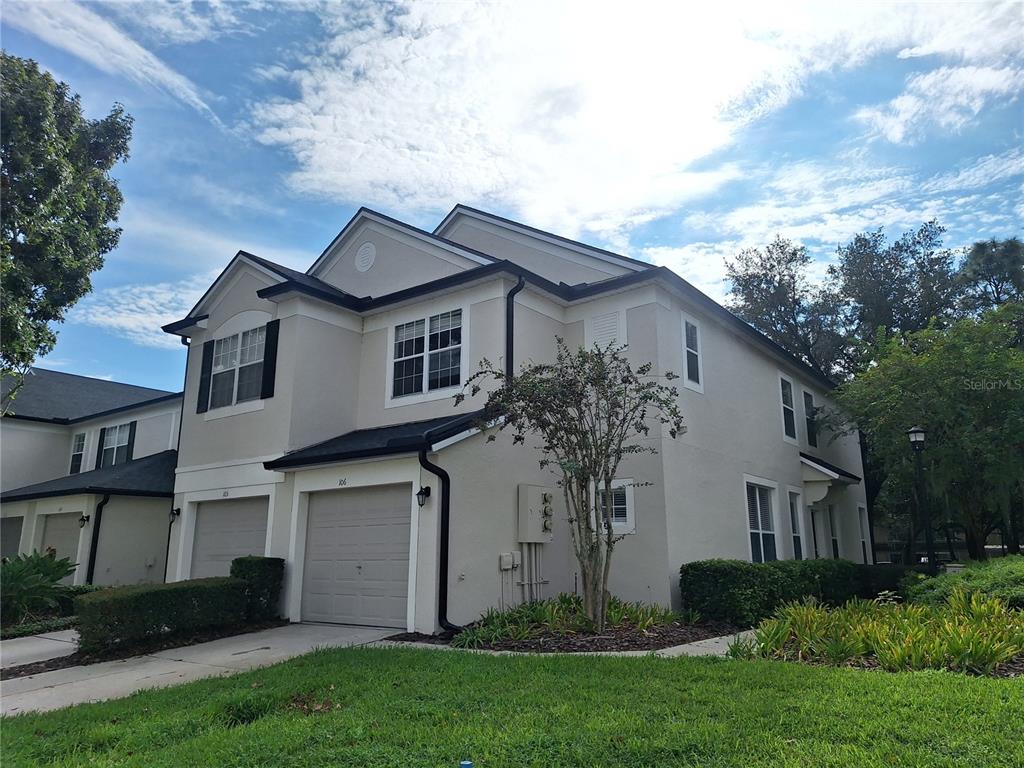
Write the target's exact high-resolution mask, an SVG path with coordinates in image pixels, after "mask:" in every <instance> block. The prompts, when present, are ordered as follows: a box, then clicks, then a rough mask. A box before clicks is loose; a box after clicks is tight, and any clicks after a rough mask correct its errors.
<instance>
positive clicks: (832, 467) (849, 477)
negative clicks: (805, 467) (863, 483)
mask: <svg viewBox="0 0 1024 768" xmlns="http://www.w3.org/2000/svg"><path fill="white" fill-rule="evenodd" d="M800 455H801V456H802V457H803V458H805V459H807V460H808V461H812V462H814V463H815V464H820V465H821V466H823V467H824V468H825V469H830V470H832V471H833V472H835V473H836V474H837V475H842V476H843V477H845V478H846V479H847V480H853V481H854V482H855V483H859V482H860V478H859V477H857V476H856V475H855V474H853V473H852V472H847V471H846V470H845V469H843V468H842V467H837V466H836V465H835V464H829V463H828V462H827V461H825V460H824V459H819V458H818V457H817V456H811V454H809V453H804V452H803V451H800Z"/></svg>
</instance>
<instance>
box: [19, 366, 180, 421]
mask: <svg viewBox="0 0 1024 768" xmlns="http://www.w3.org/2000/svg"><path fill="white" fill-rule="evenodd" d="M10 385H11V380H10V379H5V380H4V382H3V394H4V396H6V394H7V391H8V388H9V387H10ZM176 397H181V393H180V392H168V391H167V390H164V389H152V388H150V387H138V386H135V385H134V384H122V383H121V382H118V381H106V380H105V379H93V378H90V377H88V376H79V375H77V374H73V373H63V372H61V371H50V370H47V369H46V368H31V369H30V370H29V372H28V374H26V376H25V382H24V384H22V386H21V388H20V389H19V390H18V391H17V392H16V393H15V394H14V399H13V401H12V402H11V413H9V414H7V415H6V416H5V418H15V419H26V420H30V421H44V422H51V423H54V424H70V423H72V422H76V421H84V420H86V419H90V418H96V417H100V416H104V415H107V414H112V413H117V412H119V411H123V410H127V409H130V408H137V407H139V406H142V405H147V404H152V403H159V402H161V401H164V400H173V399H174V398H176Z"/></svg>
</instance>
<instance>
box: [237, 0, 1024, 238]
mask: <svg viewBox="0 0 1024 768" xmlns="http://www.w3.org/2000/svg"><path fill="white" fill-rule="evenodd" d="M328 11H329V15H328V16H327V17H326V18H325V20H324V28H325V30H326V32H327V35H328V38H327V40H326V41H325V42H323V43H322V44H320V45H318V46H317V47H316V48H315V49H314V50H312V51H311V52H310V54H309V55H308V56H307V57H306V58H305V59H304V60H303V61H302V62H301V64H300V66H298V67H297V68H294V69H289V68H288V67H287V66H282V65H270V66H266V67H263V68H261V70H260V72H261V76H262V77H265V78H279V79H285V80H287V81H288V84H289V85H290V86H291V87H293V88H294V89H295V92H296V94H297V95H295V96H290V97H279V98H275V99H272V100H269V101H264V102H262V103H258V104H256V105H255V106H254V108H253V113H252V121H253V127H254V132H255V136H256V137H257V138H258V140H260V141H262V142H264V143H266V144H270V145H274V146H280V147H283V148H285V149H286V150H287V151H289V152H290V153H291V154H292V155H293V157H294V159H295V161H296V163H297V169H296V170H295V172H294V173H293V174H292V175H291V176H290V178H289V181H290V184H291V185H292V187H293V188H294V189H296V190H298V191H300V192H302V193H304V194H307V195H311V196H320V197H326V198H329V199H334V200H342V201H346V202H354V201H359V202H364V201H365V202H367V203H369V204H372V205H383V206H388V207H394V208H401V209H403V210H405V211H410V210H419V211H436V210H446V209H447V208H449V207H450V206H451V204H452V203H453V202H456V201H464V202H470V203H476V204H478V205H481V206H483V207H498V208H503V209H511V211H512V212H513V213H514V214H515V215H518V216H520V217H521V218H523V219H524V220H527V221H530V222H532V223H534V224H537V225H538V226H543V227H547V228H552V229H556V230H557V231H560V232H564V233H566V234H570V235H572V234H578V233H580V232H582V231H589V232H592V233H596V234H597V235H599V236H600V237H602V238H604V239H605V241H606V242H612V243H620V242H623V240H624V236H625V235H624V233H628V231H629V230H630V229H631V228H632V227H633V226H635V225H636V224H637V223H641V222H644V221H648V220H650V219H651V218H655V217H658V216H663V215H666V214H667V213H669V212H671V211H674V210H677V209H678V208H679V207H680V206H681V205H683V204H684V203H686V202H688V201H691V200H694V199H696V198H699V197H701V196H704V195H707V194H708V193H710V192H712V191H714V190H716V189H718V188H720V187H721V186H722V185H724V184H726V183H728V182H729V181H730V180H732V179H734V178H735V176H736V169H735V168H724V169H723V168H717V169H716V168H710V169H709V168H702V169H697V168H695V162H696V161H698V160H700V159H702V158H707V157H708V156H709V155H711V154H712V153H714V152H715V151H716V150H721V149H723V148H725V147H727V146H729V145H730V144H731V143H732V142H734V141H735V140H736V138H737V136H738V134H739V132H740V131H741V130H742V129H743V128H744V127H745V126H747V125H748V124H750V123H751V122H752V121H755V120H757V119H759V118H760V117H762V116H764V115H766V114H767V113H769V112H771V111H773V110H776V109H778V108H779V107H780V106H782V105H785V104H786V103H788V102H789V101H790V100H791V99H793V98H794V97H795V96H797V95H799V94H800V93H801V92H802V89H803V88H804V86H805V84H806V81H807V79H808V77H810V76H811V75H813V74H815V73H819V72H826V71H832V70H836V69H842V68H851V67H855V66H857V65H859V64H862V63H863V62H865V61H867V60H868V59H870V58H872V57H874V56H877V55H879V54H882V53H888V54H889V55H891V56H895V55H896V54H897V53H898V52H902V54H903V55H904V56H916V55H924V54H923V52H927V53H928V54H929V55H935V56H940V57H946V58H954V59H955V60H956V62H957V63H971V64H976V65H977V66H990V65H991V66H995V65H994V64H993V62H996V61H1001V60H1002V59H1004V58H1005V57H1006V56H1007V55H1009V54H1008V53H1007V51H1013V50H1015V48H1014V47H1013V46H1014V45H1015V42H1016V41H1015V40H1014V39H1013V36H1012V35H1010V34H1009V33H1007V31H1006V28H1007V27H1008V26H1010V24H1009V22H1010V21H1011V20H1012V17H1013V15H1014V10H1013V3H1009V4H1003V5H999V6H993V7H991V8H990V7H985V8H981V9H979V8H978V7H977V6H974V5H970V6H967V5H964V6H960V5H912V4H899V5H886V6H878V5H875V4H868V3H859V4H842V5H840V4H833V3H829V4H813V3H812V4H787V5H783V6H778V5H771V6H769V5H767V4H732V3H714V4H698V5H694V4H677V5H675V6H672V5H665V4H657V5H646V4H644V3H640V4H639V5H635V6H633V7H631V8H630V11H629V12H628V13H626V12H622V11H621V9H611V8H608V9H607V11H606V10H605V8H604V7H602V6H600V5H594V4H593V3H558V4H551V3H536V2H534V3H531V2H523V3H517V4H507V5H496V4H481V5H474V4H468V3H465V4H463V3H416V4H414V5H412V7H410V8H407V9H404V10H396V8H395V7H394V6H392V5H387V6H384V5H373V4H368V5H360V6H357V7H355V8H353V6H351V5H346V6H340V7H339V6H330V7H329V8H328ZM654 19H656V20H657V21H656V22H655V23H652V20H654ZM541 20H542V21H541ZM496 30H500V34H496ZM979 41H984V43H985V44H982V43H981V42H979Z"/></svg>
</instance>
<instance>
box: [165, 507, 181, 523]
mask: <svg viewBox="0 0 1024 768" xmlns="http://www.w3.org/2000/svg"><path fill="white" fill-rule="evenodd" d="M167 516H168V517H169V518H170V519H171V525H174V521H175V520H177V519H178V518H179V517H181V508H180V507H175V508H174V509H172V510H171V511H170V512H168V513H167Z"/></svg>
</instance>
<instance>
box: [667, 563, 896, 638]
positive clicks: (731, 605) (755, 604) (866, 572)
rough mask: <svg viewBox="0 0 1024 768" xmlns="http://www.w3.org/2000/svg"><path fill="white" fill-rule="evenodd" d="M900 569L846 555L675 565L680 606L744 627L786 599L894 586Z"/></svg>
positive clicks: (840, 597)
mask: <svg viewBox="0 0 1024 768" xmlns="http://www.w3.org/2000/svg"><path fill="white" fill-rule="evenodd" d="M904 573H905V570H904V569H903V568H901V567H900V566H891V567H889V566H877V565H862V564H859V563H852V562H850V561H849V560H775V561H772V562H769V563H748V562H747V561H745V560H698V561H696V562H692V563H686V564H684V565H683V566H682V568H680V569H679V590H680V595H681V598H682V604H683V608H684V609H692V610H696V611H699V612H700V613H701V614H702V615H703V616H706V617H707V618H711V619H717V620H719V621H727V622H729V623H731V624H736V625H738V626H745V627H749V626H752V625H754V624H756V623H757V622H758V621H760V620H761V619H764V618H766V617H767V616H770V615H771V614H772V612H773V611H774V610H775V609H776V608H777V607H778V606H780V605H782V604H783V603H786V602H793V601H795V600H801V599H803V598H805V597H814V598H816V599H817V600H820V601H821V602H823V603H827V604H829V605H841V604H843V603H844V602H846V601H847V600H849V599H851V598H854V597H863V598H873V597H875V596H876V595H878V594H879V593H881V592H883V591H886V590H894V589H895V587H896V586H897V585H898V584H899V582H900V579H901V578H902V577H903V575H904Z"/></svg>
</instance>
